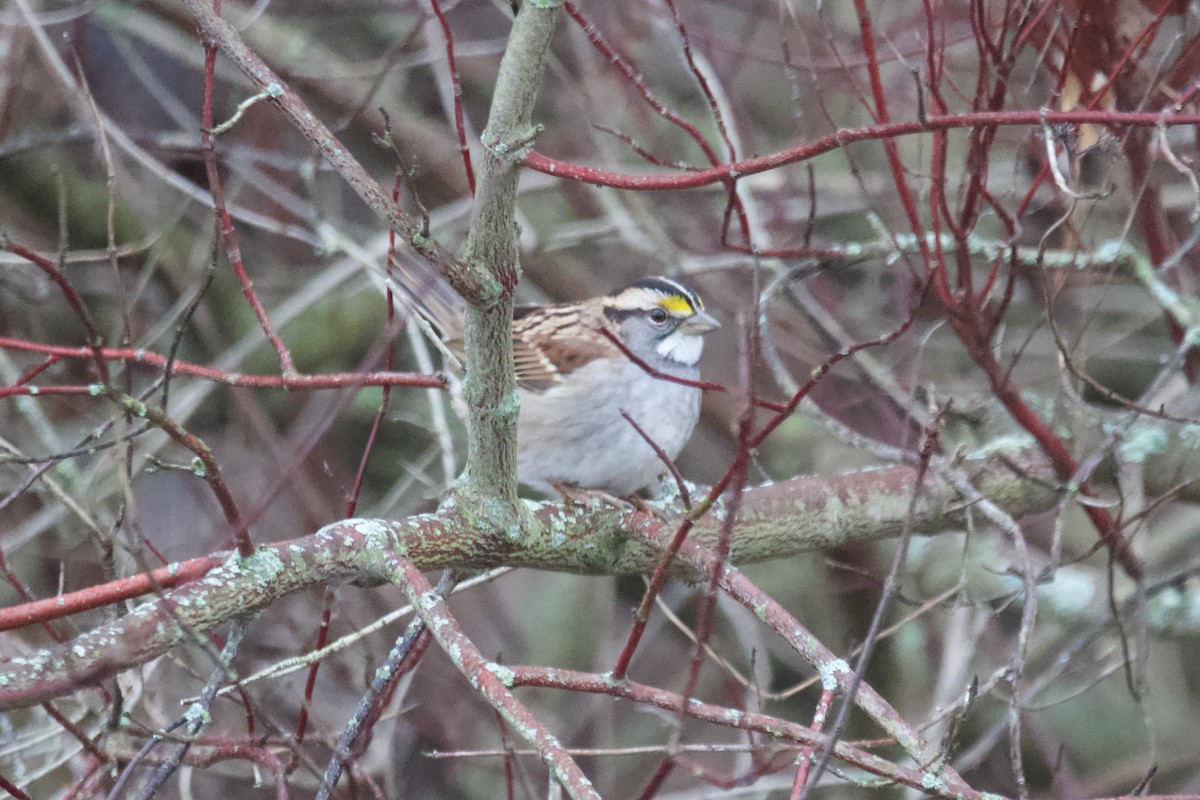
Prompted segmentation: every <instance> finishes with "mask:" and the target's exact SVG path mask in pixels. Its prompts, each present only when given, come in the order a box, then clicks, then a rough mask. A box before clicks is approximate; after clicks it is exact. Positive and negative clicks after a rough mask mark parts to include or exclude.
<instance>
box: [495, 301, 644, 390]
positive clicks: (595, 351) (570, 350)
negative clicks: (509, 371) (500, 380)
mask: <svg viewBox="0 0 1200 800" xmlns="http://www.w3.org/2000/svg"><path fill="white" fill-rule="evenodd" d="M513 317H514V318H513V361H514V364H515V367H516V372H517V383H518V384H520V385H521V387H522V388H523V389H527V390H531V391H545V390H546V389H549V388H550V387H551V386H553V385H555V384H557V383H561V382H562V376H563V375H565V374H567V373H569V372H572V371H574V370H577V369H579V368H580V367H582V366H584V365H585V364H589V363H591V362H592V361H595V360H596V359H598V358H616V357H618V356H620V355H621V351H620V350H619V349H617V347H616V346H615V345H614V344H613V343H612V342H610V341H609V340H608V339H605V338H603V337H602V336H599V335H595V336H593V335H592V333H591V332H592V331H593V330H594V329H595V328H597V327H599V326H600V325H601V324H602V322H601V318H600V314H598V313H596V312H595V311H594V310H593V309H590V308H588V307H586V306H582V305H577V304H572V305H562V306H544V307H542V308H540V309H525V308H521V309H517V311H516V313H515V314H514V315H513Z"/></svg>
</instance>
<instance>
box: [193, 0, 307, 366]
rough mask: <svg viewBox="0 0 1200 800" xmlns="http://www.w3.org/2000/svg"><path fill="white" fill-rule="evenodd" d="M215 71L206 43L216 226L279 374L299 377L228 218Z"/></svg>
mask: <svg viewBox="0 0 1200 800" xmlns="http://www.w3.org/2000/svg"><path fill="white" fill-rule="evenodd" d="M213 12H214V13H215V14H216V15H217V16H220V14H221V6H220V2H219V0H217V1H216V2H214V3H213ZM216 67H217V44H216V42H214V41H211V40H206V41H205V43H204V102H203V106H202V109H201V123H200V124H201V133H200V145H201V150H202V151H203V153H204V171H205V174H206V176H207V178H208V191H209V193H210V194H211V195H212V199H213V208H214V210H215V211H216V213H217V223H218V227H219V229H220V231H221V239H222V240H223V241H224V242H225V255H226V257H227V258H228V259H229V263H230V265H231V266H232V267H233V272H234V274H235V275H237V279H238V283H240V284H241V286H242V295H243V296H244V297H245V298H246V302H247V303H249V304H250V308H251V309H252V310H253V311H254V316H255V318H256V319H257V320H258V324H259V327H261V328H262V330H263V334H264V335H265V336H266V337H267V341H269V342H270V343H271V347H273V348H275V352H276V353H277V354H278V355H279V366H280V371H281V372H282V373H283V375H285V376H290V375H294V374H295V373H296V366H295V364H294V363H293V362H292V354H291V352H290V351H289V350H288V349H287V345H285V344H284V343H283V339H281V338H280V337H279V334H278V333H276V332H275V328H274V327H273V326H272V325H271V318H270V317H269V316H268V315H267V310H266V308H264V307H263V304H262V301H261V300H259V299H258V293H257V292H255V291H254V284H253V282H252V281H251V280H250V276H249V274H247V272H246V266H245V264H244V263H243V262H242V249H241V246H240V245H239V244H238V238H237V231H236V230H235V229H234V227H233V218H232V217H231V216H229V211H228V209H226V208H225V189H224V186H223V185H222V184H221V173H220V171H219V170H218V169H217V150H216V137H215V136H213V132H212V131H213V127H214V123H213V80H214V75H215V74H216Z"/></svg>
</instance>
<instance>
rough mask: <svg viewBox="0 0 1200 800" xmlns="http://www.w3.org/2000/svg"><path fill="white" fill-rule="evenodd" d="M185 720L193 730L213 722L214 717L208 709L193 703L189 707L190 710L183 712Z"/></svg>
mask: <svg viewBox="0 0 1200 800" xmlns="http://www.w3.org/2000/svg"><path fill="white" fill-rule="evenodd" d="M183 718H184V720H186V721H187V724H188V727H189V728H191V729H192V730H196V729H198V728H200V727H201V726H202V725H207V724H208V723H210V722H212V715H211V714H209V713H208V709H207V708H205V707H204V706H202V705H200V704H199V703H192V704H191V705H190V706H188V710H187V711H185V712H183Z"/></svg>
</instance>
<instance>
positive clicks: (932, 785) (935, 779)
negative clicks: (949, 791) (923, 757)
mask: <svg viewBox="0 0 1200 800" xmlns="http://www.w3.org/2000/svg"><path fill="white" fill-rule="evenodd" d="M921 786H922V788H925V789H928V790H929V791H931V792H940V791H942V790H944V789H945V788H946V782H945V781H944V780H943V779H942V776H941V775H935V774H934V773H932V772H924V773H922V774H921Z"/></svg>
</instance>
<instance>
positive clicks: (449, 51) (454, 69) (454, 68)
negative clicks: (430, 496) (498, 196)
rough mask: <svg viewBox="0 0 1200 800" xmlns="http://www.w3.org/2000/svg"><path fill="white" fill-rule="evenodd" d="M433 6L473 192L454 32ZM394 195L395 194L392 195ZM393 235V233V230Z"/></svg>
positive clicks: (431, 1) (439, 9) (438, 7)
mask: <svg viewBox="0 0 1200 800" xmlns="http://www.w3.org/2000/svg"><path fill="white" fill-rule="evenodd" d="M429 4H430V5H431V6H433V14H434V16H436V17H437V20H438V22H439V23H440V24H441V26H442V36H443V38H445V40H446V63H447V64H448V65H449V68H450V82H451V84H452V85H453V86H454V129H455V131H456V132H457V133H458V152H459V153H460V154H461V155H462V160H463V170H464V171H465V172H466V173H467V188H468V189H470V190H471V194H472V195H474V194H475V170H474V168H473V167H472V166H471V148H470V147H468V146H467V129H466V126H465V125H464V124H463V104H462V81H460V80H459V78H458V62H457V61H456V60H455V58H454V34H453V33H451V31H450V23H449V22H447V21H446V15H445V14H444V13H442V4H441V2H439V0H429ZM393 197H395V195H393ZM392 235H393V236H394V235H395V233H394V232H393V233H392Z"/></svg>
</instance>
